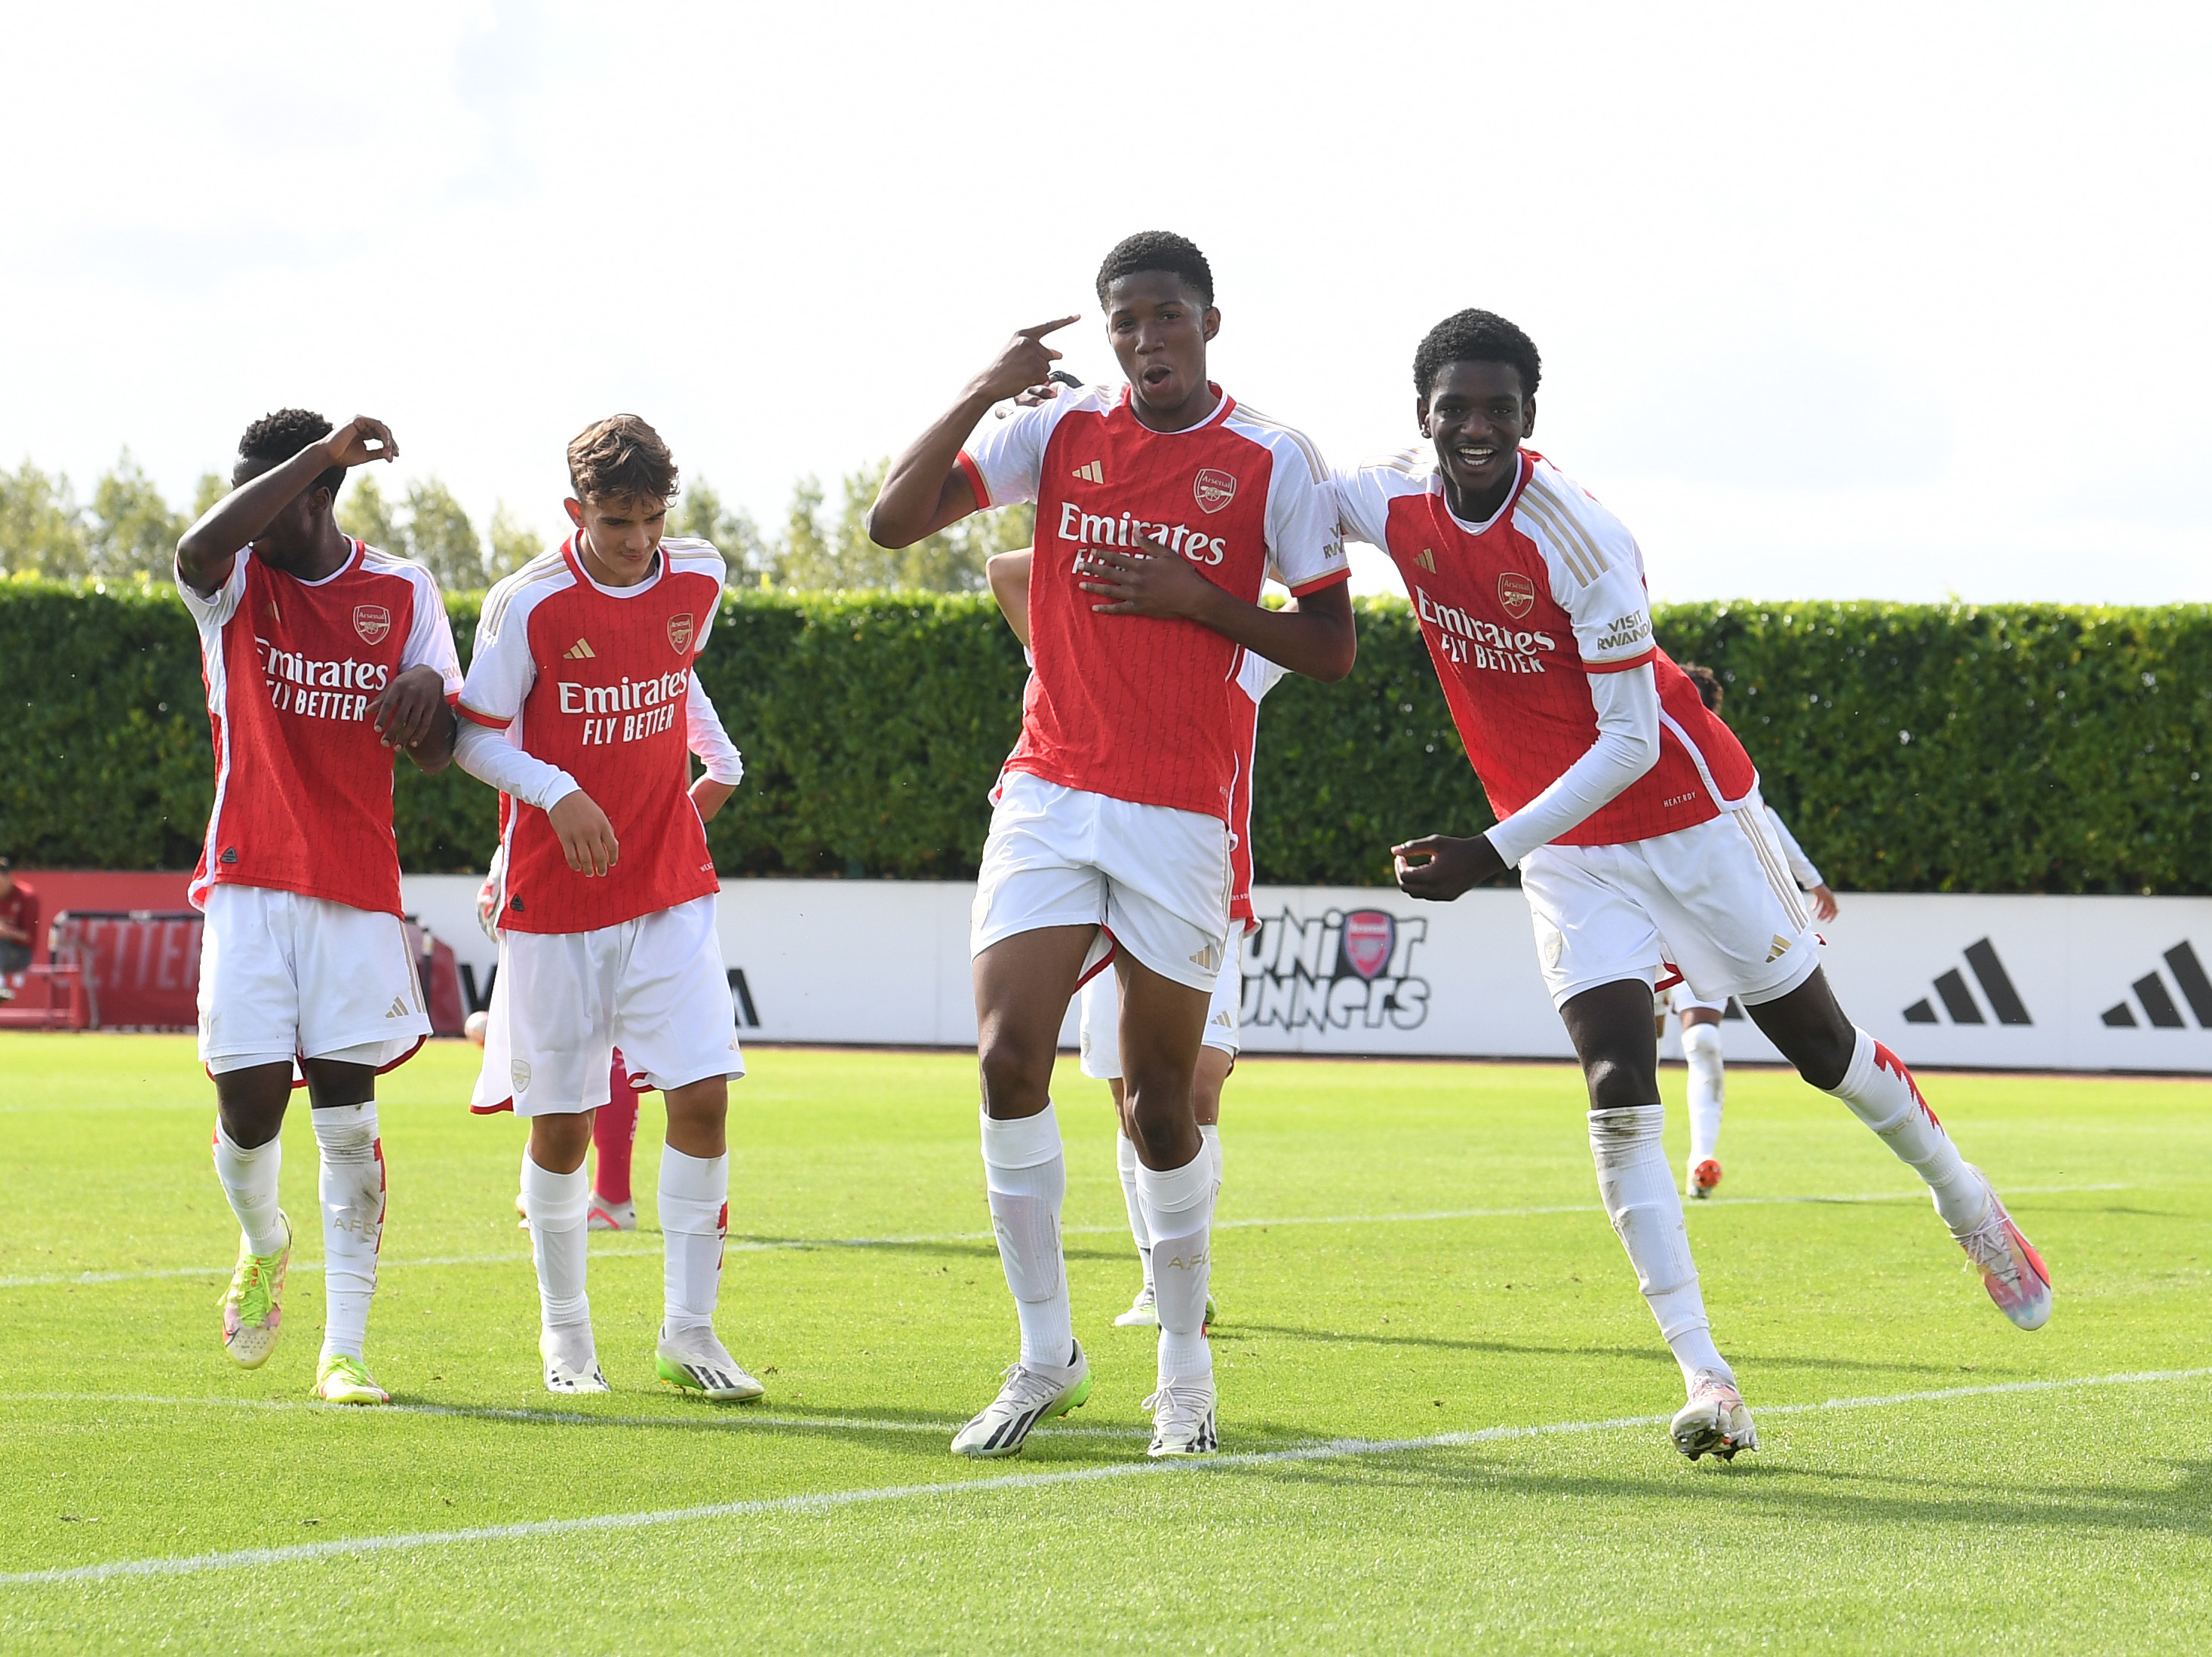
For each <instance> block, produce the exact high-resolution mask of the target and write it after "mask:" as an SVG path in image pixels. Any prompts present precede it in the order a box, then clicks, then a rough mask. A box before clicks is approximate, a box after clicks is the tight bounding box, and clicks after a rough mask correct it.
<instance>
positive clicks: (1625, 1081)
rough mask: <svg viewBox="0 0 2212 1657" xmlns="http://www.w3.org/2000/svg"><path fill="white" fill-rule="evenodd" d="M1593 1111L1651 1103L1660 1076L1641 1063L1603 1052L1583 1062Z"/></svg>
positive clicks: (1657, 1090) (1657, 1087)
mask: <svg viewBox="0 0 2212 1657" xmlns="http://www.w3.org/2000/svg"><path fill="white" fill-rule="evenodd" d="M1583 1082H1584V1083H1586V1084H1587V1085H1588V1087H1589V1102H1590V1108H1591V1109H1592V1110H1621V1109H1625V1108H1627V1107H1628V1106H1630V1105H1648V1104H1650V1103H1651V1102H1653V1101H1654V1100H1656V1099H1657V1098H1658V1096H1659V1078H1658V1077H1656V1076H1654V1075H1653V1074H1651V1072H1650V1070H1649V1069H1648V1068H1647V1067H1646V1066H1644V1065H1642V1064H1639V1063H1636V1062H1633V1061H1632V1060H1629V1059H1621V1058H1618V1057H1615V1056H1613V1055H1612V1054H1609V1053H1601V1054H1599V1055H1597V1056H1596V1057H1595V1058H1593V1059H1589V1060H1588V1061H1587V1062H1586V1063H1585V1064H1584V1065H1583Z"/></svg>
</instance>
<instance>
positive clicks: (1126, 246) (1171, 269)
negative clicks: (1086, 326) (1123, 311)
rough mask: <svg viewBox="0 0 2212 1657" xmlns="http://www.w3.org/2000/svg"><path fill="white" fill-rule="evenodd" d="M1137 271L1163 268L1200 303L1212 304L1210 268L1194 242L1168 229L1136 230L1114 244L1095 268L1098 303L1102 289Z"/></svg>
mask: <svg viewBox="0 0 2212 1657" xmlns="http://www.w3.org/2000/svg"><path fill="white" fill-rule="evenodd" d="M1139 270H1164V271H1166V272H1167V274H1168V275H1170V276H1174V277H1176V279H1177V280H1179V281H1180V282H1182V284H1183V285H1184V286H1185V287H1187V288H1189V289H1190V290H1191V292H1193V293H1194V294H1197V295H1198V297H1199V300H1200V303H1201V304H1205V305H1211V304H1212V303H1213V267H1212V265H1210V264H1207V263H1206V255H1205V254H1203V253H1201V252H1199V251H1198V244H1197V243H1196V242H1194V241H1193V240H1191V239H1190V238H1189V237H1188V236H1178V235H1177V234H1176V233H1175V232H1174V231H1172V230H1139V232H1138V233H1137V234H1135V235H1133V236H1124V237H1122V238H1121V240H1119V241H1117V242H1115V244H1114V251H1113V252H1110V253H1109V254H1108V255H1107V256H1106V258H1105V259H1104V261H1103V263H1102V264H1100V265H1099V267H1098V303H1099V304H1100V306H1102V307H1103V306H1104V304H1105V303H1106V290H1107V289H1108V288H1111V287H1112V286H1113V285H1114V284H1115V282H1119V281H1121V278H1122V277H1124V276H1135V275H1136V274H1137V272H1139Z"/></svg>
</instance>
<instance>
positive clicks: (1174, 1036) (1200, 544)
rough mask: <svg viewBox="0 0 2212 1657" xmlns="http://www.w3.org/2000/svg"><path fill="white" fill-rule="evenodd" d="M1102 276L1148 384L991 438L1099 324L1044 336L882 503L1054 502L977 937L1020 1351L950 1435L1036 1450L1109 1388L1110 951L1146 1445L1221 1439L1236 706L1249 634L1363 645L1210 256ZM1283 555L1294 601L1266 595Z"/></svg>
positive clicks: (1110, 335)
mask: <svg viewBox="0 0 2212 1657" xmlns="http://www.w3.org/2000/svg"><path fill="white" fill-rule="evenodd" d="M1097 295H1098V300H1099V303H1100V306H1101V307H1102V308H1103V310H1104V312H1105V313H1106V337H1107V340H1108V343H1109V344H1110V345H1111V346H1112V347H1113V349H1114V353H1115V357H1116V359H1117V360H1118V361H1119V362H1120V364H1121V369H1122V372H1123V373H1125V374H1126V375H1127V381H1128V383H1127V385H1126V386H1125V387H1124V388H1122V389H1121V390H1118V391H1116V390H1114V389H1110V388H1103V387H1096V386H1093V387H1085V388H1084V389H1082V390H1079V391H1077V390H1071V391H1067V392H1066V393H1065V394H1064V395H1062V396H1060V397H1058V398H1053V399H1051V400H1049V401H1046V402H1041V403H1039V404H1036V405H1035V406H1033V407H1029V408H1024V409H1021V410H1018V411H1017V412H1016V413H1015V414H1014V415H1013V416H1012V417H1011V418H1009V419H1006V420H1001V421H994V422H991V423H990V424H989V426H988V427H987V428H986V429H983V430H981V431H978V430H977V429H976V423H977V422H978V421H980V420H981V418H982V416H983V415H984V414H985V413H986V412H987V410H989V409H990V408H991V407H992V405H993V404H995V403H998V402H999V401H1000V400H1001V399H1003V398H1010V397H1013V396H1015V395H1017V394H1018V393H1019V392H1021V391H1024V390H1026V389H1028V388H1029V387H1030V386H1034V385H1040V384H1042V382H1043V381H1044V380H1045V379H1046V378H1047V376H1048V373H1050V372H1051V370H1052V365H1053V362H1054V360H1055V359H1056V358H1057V357H1058V356H1059V355H1060V354H1059V353H1058V352H1057V351H1054V350H1053V349H1050V348H1049V347H1048V346H1047V345H1046V344H1045V343H1043V337H1044V336H1045V335H1047V334H1049V333H1051V332H1053V331H1054V330H1056V329H1059V328H1062V327H1065V326H1066V325H1067V324H1069V323H1071V322H1073V321H1075V320H1077V319H1076V318H1074V317H1062V318H1060V319H1058V320H1056V321H1054V322H1048V323H1043V324H1040V325H1037V326H1036V327H1031V328H1024V329H1023V330H1022V331H1020V332H1018V333H1017V334H1016V335H1015V336H1014V337H1013V338H1012V340H1010V341H1009V342H1008V343H1006V346H1005V348H1004V349H1001V350H1000V352H999V354H998V355H997V356H996V357H995V358H994V360H993V361H992V362H991V363H990V364H989V366H988V367H986V368H984V369H983V371H982V372H981V373H979V374H977V375H976V376H975V379H972V380H970V381H969V384H968V385H967V387H966V389H965V390H964V391H963V392H962V393H961V395H960V397H959V398H958V400H957V402H955V403H954V404H953V405H952V407H951V409H949V410H947V411H946V412H945V415H944V416H941V417H940V418H939V420H938V421H937V422H935V423H934V424H933V425H932V426H931V427H930V428H929V429H928V430H927V431H926V432H925V433H923V434H922V435H921V437H920V438H918V439H917V440H915V442H914V443H913V444H912V445H911V446H909V447H908V449H907V450H906V452H904V453H903V454H902V455H901V456H899V458H897V459H896V461H894V462H893V463H892V464H891V468H890V473H889V474H888V476H886V477H885V479H884V487H883V490H882V492H881V494H879V495H878V496H877V498H876V502H875V505H874V507H872V509H871V511H870V513H869V519H868V527H869V533H870V534H871V535H872V537H874V538H875V540H876V542H877V543H878V544H879V545H882V546H885V547H893V548H896V547H904V546H908V545H911V544H912V543H915V542H916V541H918V540H921V538H922V537H925V536H927V535H930V534H933V533H934V532H935V531H939V530H941V529H943V528H944V527H945V525H948V524H952V523H955V522H957V521H958V520H959V519H962V518H964V517H966V516H967V515H968V514H969V513H972V512H975V511H979V510H981V509H982V508H985V507H997V506H1004V505H1006V504H1008V503H1010V502H1013V501H1036V504H1037V535H1036V543H1037V546H1038V547H1039V548H1040V549H1042V556H1040V557H1039V558H1038V559H1037V560H1036V563H1035V567H1034V568H1033V569H1032V572H1031V579H1030V593H1029V634H1030V652H1031V654H1032V655H1033V656H1034V658H1035V659H1036V671H1035V672H1034V673H1033V675H1032V676H1031V677H1030V684H1029V688H1028V690H1027V692H1026V694H1025V695H1024V699H1023V713H1022V734H1021V737H1020V740H1019V741H1018V743H1017V744H1016V745H1015V748H1014V751H1013V753H1012V755H1011V756H1009V757H1008V759H1007V761H1006V771H1005V774H1003V775H1002V776H1001V778H1000V785H999V786H998V787H997V788H996V789H995V790H994V810H993V813H992V818H991V830H990V835H989V837H988V839H987V841H985V842H984V847H983V856H982V861H981V871H980V874H979V878H978V881H977V888H976V896H975V915H974V921H973V925H972V927H971V930H970V933H969V944H970V949H971V951H972V953H973V955H974V958H975V965H974V976H975V1013H976V1025H977V1029H978V1043H977V1047H978V1058H979V1059H980V1061H981V1081H982V1094H983V1099H982V1111H981V1119H982V1123H981V1126H982V1150H983V1168H984V1175H985V1184H986V1187H987V1191H988V1197H989V1202H990V1207H991V1215H992V1226H993V1229H994V1232H995V1233H996V1235H997V1237H998V1240H999V1254H1000V1262H1001V1264H1002V1265H1003V1266H1005V1268H1006V1284H1007V1287H1008V1288H1009V1289H1011V1290H1012V1292H1013V1296H1014V1302H1015V1309H1016V1311H1017V1314H1018V1318H1019V1321H1020V1325H1021V1351H1020V1357H1019V1358H1018V1362H1016V1363H1014V1364H1013V1365H1012V1366H1011V1367H1010V1368H1009V1369H1008V1370H1007V1372H1006V1384H1005V1386H1004V1387H1002V1388H1001V1389H1000V1393H999V1395H998V1397H997V1398H996V1399H994V1401H993V1402H992V1403H991V1405H989V1406H988V1407H987V1408H986V1409H985V1410H984V1411H982V1412H981V1414H979V1415H977V1416H976V1417H975V1418H974V1419H973V1420H972V1421H970V1422H969V1423H968V1424H967V1425H966V1426H965V1427H963V1429H961V1430H960V1432H959V1433H958V1434H957V1435H956V1436H955V1437H954V1439H953V1441H952V1448H953V1452H954V1454H959V1455H975V1456H1000V1455H1012V1454H1014V1453H1016V1452H1017V1451H1018V1450H1019V1449H1020V1448H1022V1444H1023V1442H1024V1440H1025V1439H1026V1438H1027V1436H1028V1434H1029V1432H1030V1429H1031V1428H1032V1427H1033V1426H1035V1425H1036V1423H1037V1422H1038V1421H1039V1420H1041V1419H1042V1418H1044V1417H1047V1416H1052V1415H1064V1414H1065V1413H1066V1412H1067V1411H1069V1410H1072V1409H1073V1408H1074V1407H1075V1406H1076V1405H1079V1404H1081V1403H1082V1402H1083V1401H1084V1399H1085V1398H1086V1397H1087V1396H1088V1395H1089V1393H1090V1388H1091V1375H1090V1365H1089V1363H1088V1362H1087V1361H1086V1360H1085V1357H1084V1355H1083V1349H1082V1347H1081V1345H1080V1344H1079V1343H1078V1342H1077V1341H1076V1339H1075V1338H1074V1334H1073V1320H1072V1314H1071V1311H1070V1308H1069V1304H1068V1295H1067V1273H1066V1265H1065V1260H1064V1257H1063V1254H1062V1252H1061V1245H1060V1201H1061V1198H1062V1196H1063V1194H1064V1193H1065V1191H1066V1163H1065V1162H1064V1161H1063V1158H1062V1155H1061V1146H1060V1126H1059V1123H1058V1121H1057V1120H1055V1118H1054V1114H1053V1109H1052V1100H1051V1093H1050V1089H1051V1082H1052V1070H1053V1062H1054V1057H1055V1053H1056V1048H1057V1044H1058V1041H1059V1035H1060V1023H1061V1021H1062V1020H1063V1019H1064V1018H1065V1017H1066V1012H1067V1004H1068V1001H1069V998H1071V997H1072V996H1073V994H1074V993H1075V992H1076V990H1077V988H1078V987H1079V985H1080V984H1081V983H1082V981H1083V980H1084V979H1085V977H1086V976H1088V975H1089V974H1090V973H1091V972H1092V971H1094V970H1096V969H1097V968H1100V967H1101V966H1103V964H1105V963H1106V962H1109V961H1110V962H1112V964H1113V967H1114V970H1115V974H1116V975H1117V977H1118V978H1119V980H1120V985H1121V1055H1122V1061H1123V1065H1124V1066H1125V1068H1126V1071H1127V1097H1128V1115H1129V1121H1130V1126H1132V1127H1133V1129H1134V1130H1135V1132H1136V1150H1137V1160H1138V1167H1137V1169H1136V1174H1135V1177H1136V1184H1137V1193H1138V1200H1139V1204H1140V1205H1141V1206H1142V1209H1143V1213H1144V1217H1145V1222H1146V1229H1147V1230H1148V1232H1149V1234H1150V1235H1151V1236H1152V1239H1153V1244H1152V1266H1153V1276H1154V1279H1155V1282H1156V1284H1157V1290H1158V1309H1159V1329H1160V1332H1159V1357H1158V1386H1157V1387H1156V1388H1155V1389H1154V1391H1153V1393H1152V1395H1151V1397H1150V1398H1148V1399H1146V1408H1147V1409H1149V1410H1150V1411H1152V1423H1153V1432H1152V1445H1151V1449H1150V1454H1152V1455H1155V1456H1167V1455H1194V1454H1206V1453H1208V1452H1210V1451H1212V1449H1213V1448H1215V1445H1216V1429H1215V1404H1216V1395H1215V1389H1214V1383H1213V1373H1212V1370H1213V1360H1212V1352H1211V1351H1210V1350H1208V1348H1207V1346H1206V1336H1205V1332H1204V1320H1205V1307H1206V1281H1207V1261H1208V1253H1207V1251H1208V1247H1209V1241H1210V1233H1211V1229H1212V1208H1213V1192H1214V1184H1215V1176H1216V1172H1217V1170H1216V1169H1215V1168H1214V1164H1213V1159H1212V1156H1209V1155H1207V1154H1206V1146H1205V1142H1204V1140H1203V1138H1201V1137H1200V1133H1199V1131H1198V1122H1197V1119H1196V1116H1195V1114H1194V1110H1193V1107H1192V1097H1191V1092H1192V1078H1193V1076H1194V1072H1195V1071H1196V1069H1197V1065H1198V1053H1199V1047H1200V1037H1201V1036H1202V1035H1203V1033H1204V1031H1205V1028H1206V1007H1207V1003H1208V1001H1209V999H1210V998H1211V997H1212V992H1213V989H1214V986H1215V985H1216V983H1217V982H1218V978H1219V975H1220V972H1221V966H1222V962H1223V960H1224V958H1225V955H1226V953H1227V951H1228V950H1229V947H1230V942H1229V933H1230V920H1229V866H1230V865H1229V826H1228V824H1229V817H1230V814H1231V810H1232V802H1233V799H1234V796H1235V792H1236V783H1237V776H1236V773H1237V748H1236V719H1235V712H1236V703H1237V701H1247V702H1248V707H1249V699H1247V698H1245V697H1244V695H1243V692H1242V691H1240V690H1239V689H1237V683H1236V677H1237V666H1238V664H1239V662H1240V661H1241V660H1242V658H1243V652H1244V651H1245V650H1247V649H1249V650H1252V651H1255V652H1258V653H1259V654H1261V655H1263V656H1265V657H1267V659H1270V660H1272V661H1275V662H1279V663H1281V664H1282V665H1284V666H1285V667H1288V668H1291V669H1292V670H1294V671H1297V672H1301V673H1305V674H1307V675H1309V676H1310V677H1314V678H1317V679H1322V680H1326V681H1334V680H1336V679H1340V678H1342V677H1344V675H1345V674H1346V673H1347V672H1349V671H1351V668H1352V654H1353V650H1354V642H1353V638H1352V604H1351V601H1350V599H1349V598H1347V597H1346V592H1345V588H1344V585H1343V584H1344V582H1345V580H1346V578H1347V576H1348V574H1349V569H1348V567H1347V566H1346V561H1345V556H1344V549H1343V547H1342V545H1341V544H1340V542H1339V539H1338V537H1337V534H1336V525H1335V520H1334V506H1333V503H1332V502H1331V500H1330V498H1329V495H1328V476H1327V473H1326V470H1324V468H1323V467H1322V464H1321V461H1320V458H1319V457H1318V456H1317V455H1316V453H1315V452H1314V450H1313V447H1312V446H1311V445H1310V444H1309V443H1308V442H1307V441H1306V440H1304V438H1303V437H1301V436H1300V435H1298V434H1297V433H1296V432H1293V431H1291V430H1290V429H1289V428H1286V427H1285V426H1282V425H1280V424H1279V423H1277V422H1274V421H1272V420H1269V419H1267V418H1266V417H1264V416H1259V415H1256V414H1255V413H1254V412H1253V411H1252V410H1249V409H1246V408H1243V406H1241V405H1240V404H1237V401H1236V399H1235V398H1231V397H1228V396H1226V395H1225V394H1224V393H1223V392H1222V391H1221V389H1220V388H1219V387H1218V386H1217V385H1213V384H1212V382H1210V381H1209V380H1208V379H1206V344H1207V342H1208V341H1210V340H1211V339H1212V337H1214V335H1215V333H1216V332H1217V331H1218V329H1219V327H1220V325H1221V313H1220V312H1219V311H1218V309H1216V308H1215V307H1214V304H1213V276H1212V270H1210V269H1209V268H1208V266H1207V264H1206V258H1205V256H1204V255H1203V254H1201V253H1200V252H1199V250H1198V249H1197V248H1196V247H1195V246H1193V245H1192V244H1191V243H1190V242H1189V241H1188V240H1186V239H1184V238H1183V237H1181V236H1176V235H1170V234H1164V233H1159V232H1153V233H1148V234H1143V235H1138V236H1132V237H1130V238H1128V239H1127V240H1125V241H1123V242H1122V243H1121V244H1120V245H1119V246H1116V247H1115V249H1114V250H1113V251H1112V252H1110V253H1109V254H1108V255H1107V257H1106V259H1105V261H1104V263H1103V264H1101V266H1100V267H1099V270H1098V276H1097ZM971 434H972V435H971ZM963 445H965V446H964V447H963ZM1270 568H1273V570H1274V571H1275V572H1276V574H1278V576H1279V579H1281V580H1283V582H1284V584H1285V586H1289V587H1290V589H1291V592H1293V593H1295V594H1297V595H1300V596H1301V597H1302V598H1303V600H1304V602H1303V603H1302V604H1301V605H1300V607H1299V608H1298V609H1297V610H1291V611H1286V612H1281V613H1278V612H1275V611H1271V610H1267V609H1264V608H1263V607H1262V606H1261V604H1260V603H1259V598H1260V592H1261V584H1262V582H1263V581H1264V580H1265V579H1266V578H1267V574H1268V573H1269V570H1270Z"/></svg>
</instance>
